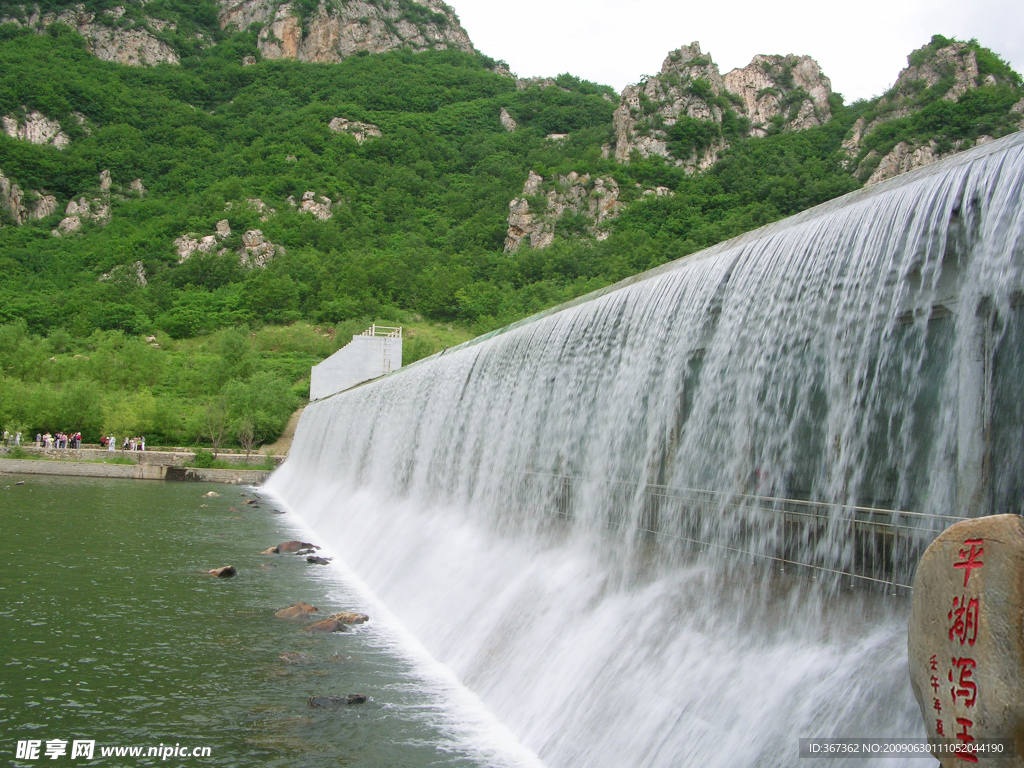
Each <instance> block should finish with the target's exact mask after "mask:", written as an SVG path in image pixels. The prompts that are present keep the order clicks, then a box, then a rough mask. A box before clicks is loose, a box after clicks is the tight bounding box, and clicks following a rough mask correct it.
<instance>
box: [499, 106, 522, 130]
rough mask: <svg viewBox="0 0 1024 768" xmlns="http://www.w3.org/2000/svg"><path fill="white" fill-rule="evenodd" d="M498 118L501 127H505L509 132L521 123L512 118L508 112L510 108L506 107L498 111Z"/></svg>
mask: <svg viewBox="0 0 1024 768" xmlns="http://www.w3.org/2000/svg"><path fill="white" fill-rule="evenodd" d="M498 120H499V122H500V123H501V127H502V128H504V129H505V130H506V131H508V132H509V133H512V132H513V131H514V130H515V129H516V128H518V127H519V123H517V122H516V121H515V120H514V119H512V115H510V114H509V113H508V110H506V109H505V108H504V107H502V108H501V112H499V113H498Z"/></svg>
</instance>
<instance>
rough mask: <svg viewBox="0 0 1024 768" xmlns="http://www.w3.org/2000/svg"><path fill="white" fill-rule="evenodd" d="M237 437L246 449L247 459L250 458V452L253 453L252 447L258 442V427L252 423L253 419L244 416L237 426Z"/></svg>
mask: <svg viewBox="0 0 1024 768" xmlns="http://www.w3.org/2000/svg"><path fill="white" fill-rule="evenodd" d="M235 439H236V440H238V444H239V445H240V446H242V449H243V450H244V451H245V460H246V461H248V460H249V454H250V453H252V447H253V445H255V444H256V427H255V425H254V424H253V423H252V419H250V418H248V417H243V418H242V419H241V420H240V421H239V422H238V424H237V425H236V427H235Z"/></svg>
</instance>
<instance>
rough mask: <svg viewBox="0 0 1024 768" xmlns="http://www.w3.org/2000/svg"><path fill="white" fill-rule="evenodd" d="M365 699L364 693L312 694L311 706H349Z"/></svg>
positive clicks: (310, 698) (360, 702)
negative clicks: (346, 694)
mask: <svg viewBox="0 0 1024 768" xmlns="http://www.w3.org/2000/svg"><path fill="white" fill-rule="evenodd" d="M365 701H366V695H365V694H362V693H350V694H349V695H348V696H310V697H309V706H311V707H324V708H326V707H347V706H348V705H350V704H362V703H364V702H365Z"/></svg>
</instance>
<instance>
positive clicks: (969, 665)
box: [949, 656, 978, 707]
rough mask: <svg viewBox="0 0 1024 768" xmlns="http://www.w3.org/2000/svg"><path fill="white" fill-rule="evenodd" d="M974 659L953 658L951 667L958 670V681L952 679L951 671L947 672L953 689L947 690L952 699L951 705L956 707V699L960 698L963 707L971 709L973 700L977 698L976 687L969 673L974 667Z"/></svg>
mask: <svg viewBox="0 0 1024 768" xmlns="http://www.w3.org/2000/svg"><path fill="white" fill-rule="evenodd" d="M975 666H976V665H975V663H974V659H958V658H956V657H955V656H954V657H953V667H954V669H955V668H956V667H959V668H960V679H959V680H954V679H953V670H952V669H951V670H949V682H951V683H953V687H952V688H950V689H949V693H950V695H951V696H952V697H953V705H954V706H956V697H957V696H962V697H963V699H964V706H965V707H973V706H974V702H975V700H977V698H978V686H977V685H975V684H974V681H973V680H971V679H970V678H971V672H972V671H973V670H974V667H975ZM957 686H959V687H957Z"/></svg>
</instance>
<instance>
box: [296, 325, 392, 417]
mask: <svg viewBox="0 0 1024 768" xmlns="http://www.w3.org/2000/svg"><path fill="white" fill-rule="evenodd" d="M401 367H402V329H401V328H389V327H387V326H383V325H371V326H370V327H369V328H367V329H366V330H365V331H363V332H362V333H361V334H359V335H358V336H353V337H352V341H350V342H349V343H348V344H346V345H345V346H344V347H342V348H341V349H339V350H338V351H337V352H335V353H334V354H333V355H331V356H330V357H328V358H327V359H326V360H324V361H323V362H322V363H320V364H319V365H314V366H313V369H312V371H311V372H310V380H309V399H310V400H320V399H322V398H324V397H328V396H330V395H333V394H335V393H337V392H341V391H342V390H344V389H348V388H349V387H354V386H355V385H356V384H362V383H363V382H364V381H369V380H370V379H376V378H377V377H378V376H383V375H384V374H385V373H391V371H395V370H398V369H399V368H401Z"/></svg>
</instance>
